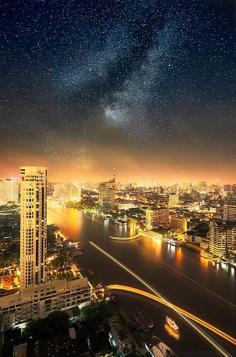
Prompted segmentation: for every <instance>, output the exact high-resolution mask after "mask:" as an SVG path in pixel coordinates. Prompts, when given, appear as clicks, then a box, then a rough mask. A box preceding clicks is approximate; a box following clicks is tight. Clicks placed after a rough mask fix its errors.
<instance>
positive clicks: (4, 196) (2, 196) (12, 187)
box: [0, 178, 19, 204]
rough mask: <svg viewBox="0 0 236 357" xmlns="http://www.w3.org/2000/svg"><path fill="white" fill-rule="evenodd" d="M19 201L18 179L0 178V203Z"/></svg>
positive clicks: (16, 202)
mask: <svg viewBox="0 0 236 357" xmlns="http://www.w3.org/2000/svg"><path fill="white" fill-rule="evenodd" d="M7 202H14V203H15V204H18V203H19V179H13V178H9V179H4V180H0V204H6V203H7Z"/></svg>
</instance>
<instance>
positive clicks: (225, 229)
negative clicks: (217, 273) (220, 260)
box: [208, 221, 236, 257]
mask: <svg viewBox="0 0 236 357" xmlns="http://www.w3.org/2000/svg"><path fill="white" fill-rule="evenodd" d="M208 237H209V250H210V252H211V253H212V254H214V255H217V256H220V257H221V256H225V255H226V253H228V252H231V251H235V249H236V222H224V221H214V222H211V223H210V230H209V233H208Z"/></svg>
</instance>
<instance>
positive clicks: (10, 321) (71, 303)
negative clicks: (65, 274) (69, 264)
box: [0, 278, 91, 331]
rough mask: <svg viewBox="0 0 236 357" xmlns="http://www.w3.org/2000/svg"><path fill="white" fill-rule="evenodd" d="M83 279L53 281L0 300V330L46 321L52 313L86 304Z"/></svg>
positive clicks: (87, 290) (87, 293) (86, 288)
mask: <svg viewBox="0 0 236 357" xmlns="http://www.w3.org/2000/svg"><path fill="white" fill-rule="evenodd" d="M90 297H91V289H90V286H89V284H88V280H87V278H83V279H75V280H68V281H67V280H57V281H52V282H48V283H46V284H42V285H39V286H34V287H31V288H26V289H21V290H20V291H19V293H17V294H12V295H7V296H3V297H0V315H1V323H2V326H0V330H3V331H4V330H7V329H9V328H11V327H16V326H19V325H21V324H24V323H27V322H29V321H31V320H32V319H38V318H42V317H46V316H47V315H48V314H50V313H51V312H53V311H56V310H67V309H70V308H73V307H75V306H79V305H80V304H82V303H84V302H88V301H90Z"/></svg>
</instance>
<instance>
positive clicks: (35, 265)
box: [20, 166, 47, 288]
mask: <svg viewBox="0 0 236 357" xmlns="http://www.w3.org/2000/svg"><path fill="white" fill-rule="evenodd" d="M20 173H21V184H20V207H21V215H20V216H21V217H20V272H21V275H20V280H21V288H27V287H31V286H34V285H39V284H42V283H45V281H46V271H45V263H46V243H47V242H46V237H47V170H46V168H44V167H37V166H25V167H21V169H20Z"/></svg>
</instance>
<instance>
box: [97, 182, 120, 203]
mask: <svg viewBox="0 0 236 357" xmlns="http://www.w3.org/2000/svg"><path fill="white" fill-rule="evenodd" d="M115 195H116V180H115V176H114V177H113V179H112V180H110V181H107V182H102V183H100V185H99V199H98V203H99V205H100V206H101V207H103V208H104V209H106V210H113V209H114V208H115Z"/></svg>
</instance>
